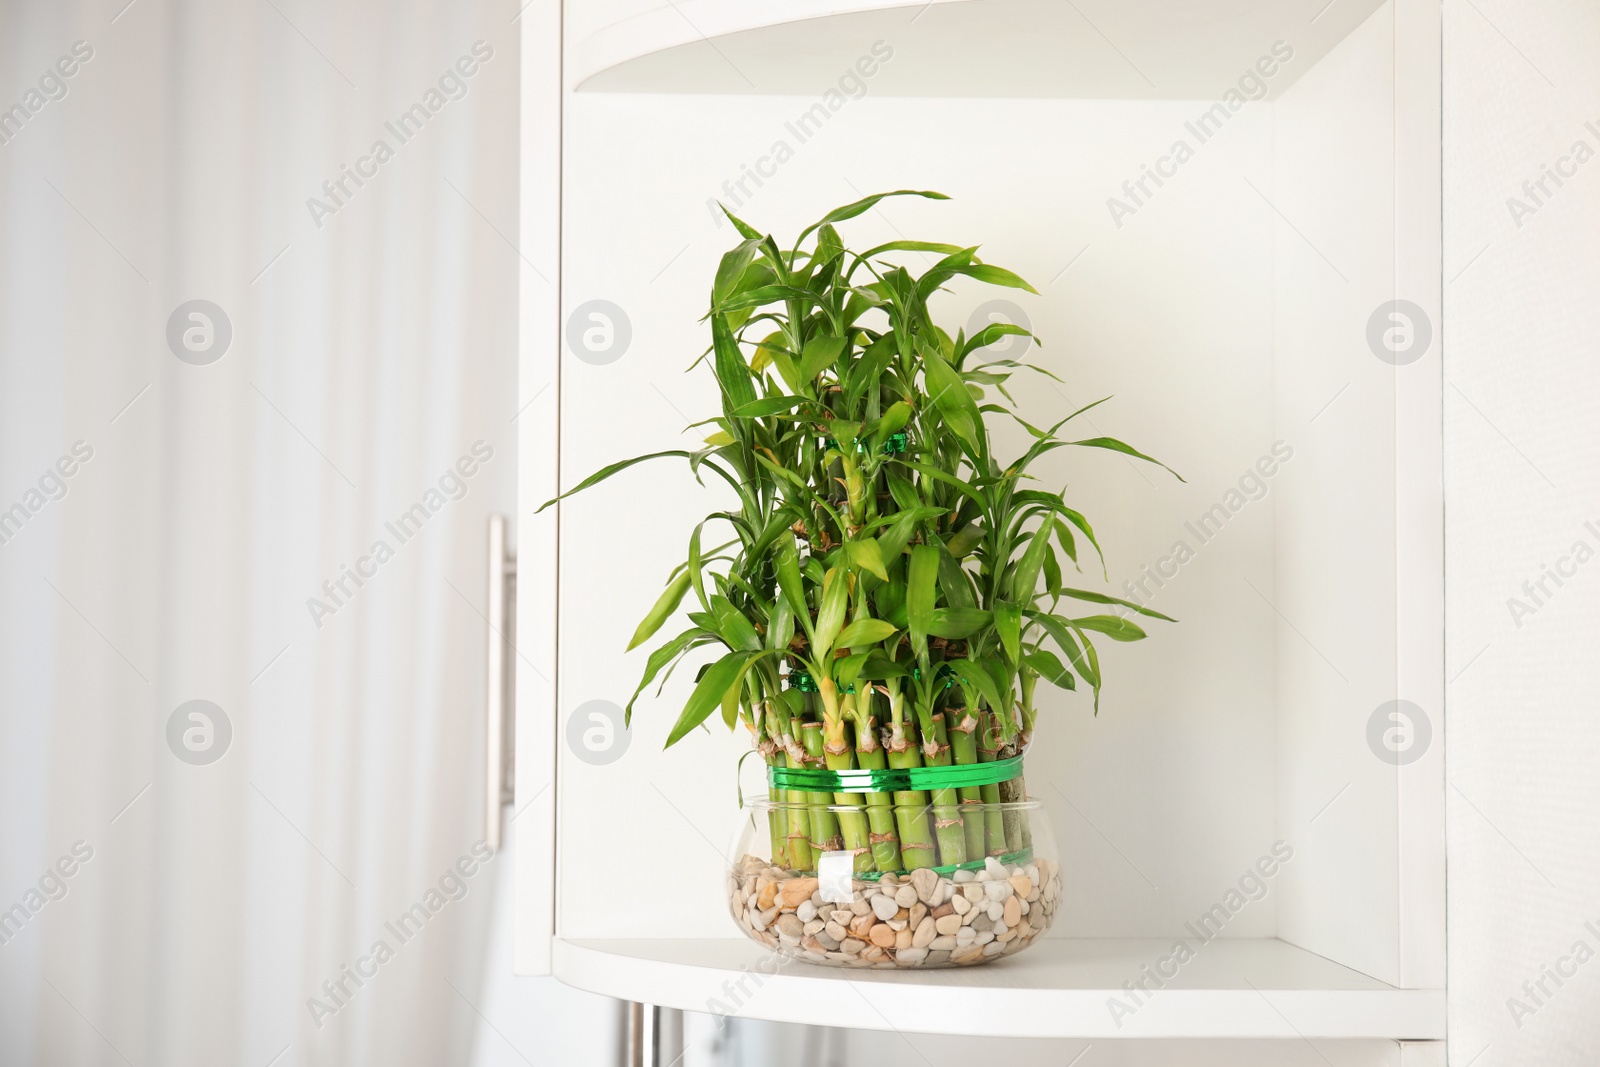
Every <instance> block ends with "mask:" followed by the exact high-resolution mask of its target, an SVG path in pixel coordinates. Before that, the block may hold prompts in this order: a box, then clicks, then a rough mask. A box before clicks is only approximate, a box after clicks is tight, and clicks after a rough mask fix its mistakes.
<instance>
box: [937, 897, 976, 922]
mask: <svg viewBox="0 0 1600 1067" xmlns="http://www.w3.org/2000/svg"><path fill="white" fill-rule="evenodd" d="M961 899H962V900H966V899H967V898H966V897H962V898H961ZM955 910H956V909H955V906H954V905H952V904H948V903H945V904H940V905H939V906H938V907H937V908H934V909H933V910H932V911H930V912H928V914H929V915H932V916H933V917H934V918H935V919H942V918H944V917H945V916H946V915H949V914H950V913H951V912H953V911H955Z"/></svg>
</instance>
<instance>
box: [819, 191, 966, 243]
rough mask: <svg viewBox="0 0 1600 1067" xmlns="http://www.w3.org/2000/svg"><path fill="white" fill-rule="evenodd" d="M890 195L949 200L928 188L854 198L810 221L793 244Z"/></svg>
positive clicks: (862, 210) (871, 206)
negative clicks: (854, 199) (812, 221)
mask: <svg viewBox="0 0 1600 1067" xmlns="http://www.w3.org/2000/svg"><path fill="white" fill-rule="evenodd" d="M891 196H923V197H927V198H928V199H929V200H949V199H950V198H949V197H948V196H945V195H944V194H943V193H935V192H932V191H930V190H919V189H896V190H895V191H894V192H892V193H874V194H872V195H871V196H864V197H862V198H861V199H860V200H856V201H853V202H851V203H848V204H846V205H844V206H843V207H836V208H834V209H833V210H832V211H830V212H828V213H827V214H826V215H824V216H822V218H820V219H818V220H817V221H816V222H814V223H812V224H811V225H810V226H807V227H806V228H805V229H803V230H801V231H800V236H799V238H798V239H796V241H795V244H796V245H799V244H800V243H802V242H803V241H805V239H806V238H807V237H809V236H810V235H811V234H812V233H814V232H816V231H817V230H819V229H821V228H822V227H824V226H827V225H829V224H831V223H835V222H843V221H845V220H846V219H853V218H855V217H856V216H857V215H860V214H862V213H864V212H867V211H870V210H871V209H872V208H873V206H874V205H876V204H877V203H878V201H880V200H884V199H887V198H888V197H891Z"/></svg>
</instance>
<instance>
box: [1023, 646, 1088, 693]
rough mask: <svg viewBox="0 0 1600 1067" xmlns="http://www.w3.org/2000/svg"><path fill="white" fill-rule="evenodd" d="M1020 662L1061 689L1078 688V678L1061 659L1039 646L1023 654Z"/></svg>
mask: <svg viewBox="0 0 1600 1067" xmlns="http://www.w3.org/2000/svg"><path fill="white" fill-rule="evenodd" d="M1022 662H1023V663H1025V664H1027V665H1028V667H1029V668H1030V669H1031V670H1032V671H1033V672H1034V673H1035V674H1037V675H1038V676H1039V677H1041V678H1043V679H1044V680H1045V681H1047V682H1049V683H1050V684H1051V685H1054V686H1058V687H1060V688H1062V689H1077V688H1078V680H1077V679H1076V678H1074V677H1073V676H1072V672H1071V671H1069V670H1067V668H1066V667H1064V666H1062V664H1061V661H1060V660H1059V659H1056V654H1055V653H1054V652H1050V651H1048V650H1046V649H1042V648H1041V649H1038V650H1037V651H1034V652H1029V653H1028V654H1027V655H1026V656H1023V657H1022Z"/></svg>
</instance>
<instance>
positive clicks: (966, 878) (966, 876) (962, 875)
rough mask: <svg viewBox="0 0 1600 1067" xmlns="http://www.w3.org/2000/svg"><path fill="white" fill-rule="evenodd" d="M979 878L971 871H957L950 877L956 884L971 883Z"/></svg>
mask: <svg viewBox="0 0 1600 1067" xmlns="http://www.w3.org/2000/svg"><path fill="white" fill-rule="evenodd" d="M977 877H978V876H977V875H976V874H974V873H972V872H971V871H957V872H956V873H955V874H952V875H951V876H950V879H951V881H954V882H970V881H972V880H973V879H975V878H977Z"/></svg>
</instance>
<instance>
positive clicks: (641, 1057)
mask: <svg viewBox="0 0 1600 1067" xmlns="http://www.w3.org/2000/svg"><path fill="white" fill-rule="evenodd" d="M623 1011H624V1015H625V1019H626V1023H627V1032H626V1033H625V1034H624V1035H623V1041H622V1063H623V1067H678V1065H679V1063H680V1061H682V1059H683V1012H681V1011H679V1010H678V1009H676V1008H658V1007H656V1006H655V1005H653V1004H638V1003H631V1002H630V1003H628V1004H626V1005H624V1006H623Z"/></svg>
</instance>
